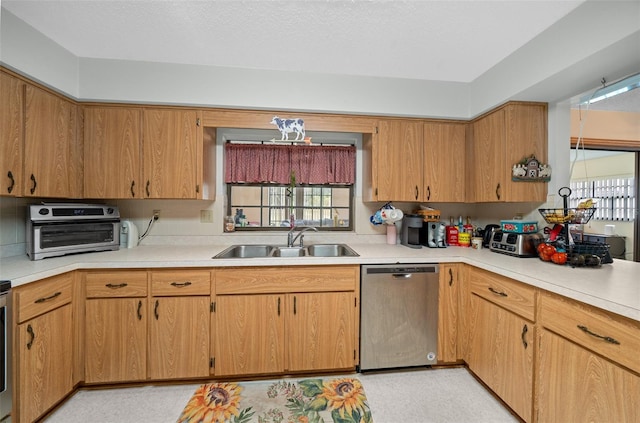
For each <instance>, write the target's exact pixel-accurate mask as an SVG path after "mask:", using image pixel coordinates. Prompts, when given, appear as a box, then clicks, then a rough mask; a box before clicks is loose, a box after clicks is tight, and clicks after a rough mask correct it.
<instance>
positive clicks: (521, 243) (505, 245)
mask: <svg viewBox="0 0 640 423" xmlns="http://www.w3.org/2000/svg"><path fill="white" fill-rule="evenodd" d="M543 239H544V237H543V236H542V234H540V233H533V234H531V233H529V234H519V233H513V232H503V231H501V230H494V232H493V236H492V237H491V241H490V242H489V249H490V250H491V251H494V252H496V253H502V254H507V255H510V256H514V257H538V253H537V251H536V247H537V246H538V244H539V243H540V242H541V241H542V240H543Z"/></svg>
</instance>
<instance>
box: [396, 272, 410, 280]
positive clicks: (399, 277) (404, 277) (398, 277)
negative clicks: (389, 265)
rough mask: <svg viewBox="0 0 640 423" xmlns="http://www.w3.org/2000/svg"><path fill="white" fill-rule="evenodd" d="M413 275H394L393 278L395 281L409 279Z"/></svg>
mask: <svg viewBox="0 0 640 423" xmlns="http://www.w3.org/2000/svg"><path fill="white" fill-rule="evenodd" d="M412 275H413V274H412V273H393V274H392V275H391V276H392V277H393V279H409V278H410V277H411V276H412Z"/></svg>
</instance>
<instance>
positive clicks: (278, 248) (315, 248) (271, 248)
mask: <svg viewBox="0 0 640 423" xmlns="http://www.w3.org/2000/svg"><path fill="white" fill-rule="evenodd" d="M358 256H359V254H358V253H356V252H355V251H353V250H352V249H351V248H350V247H349V246H347V245H346V244H312V245H308V246H306V247H287V246H285V245H250V244H247V245H232V246H231V247H229V248H227V249H225V250H224V251H222V252H220V253H218V254H216V255H215V256H213V258H214V259H230V258H256V257H257V258H266V257H358Z"/></svg>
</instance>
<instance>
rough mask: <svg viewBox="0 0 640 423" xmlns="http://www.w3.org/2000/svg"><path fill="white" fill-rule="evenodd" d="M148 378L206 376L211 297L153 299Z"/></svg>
mask: <svg viewBox="0 0 640 423" xmlns="http://www.w3.org/2000/svg"><path fill="white" fill-rule="evenodd" d="M152 300H153V314H152V316H151V318H150V320H151V322H150V325H149V332H150V333H149V378H150V379H153V380H158V379H182V378H192V377H207V376H209V320H210V311H209V304H210V297H208V296H207V297H159V298H153V299H152Z"/></svg>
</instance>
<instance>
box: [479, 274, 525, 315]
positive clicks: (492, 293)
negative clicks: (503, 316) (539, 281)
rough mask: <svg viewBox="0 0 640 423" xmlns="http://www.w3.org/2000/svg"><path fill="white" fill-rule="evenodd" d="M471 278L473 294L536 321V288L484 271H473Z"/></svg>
mask: <svg viewBox="0 0 640 423" xmlns="http://www.w3.org/2000/svg"><path fill="white" fill-rule="evenodd" d="M469 276H470V277H469V287H470V289H471V292H472V293H474V294H476V295H479V296H481V297H482V298H485V299H486V300H488V301H491V302H493V303H495V304H498V305H500V306H502V307H504V308H506V309H507V310H509V311H511V312H513V313H516V314H519V315H520V316H522V317H524V318H525V319H529V320H530V321H532V322H533V321H535V294H536V289H535V288H533V287H531V286H528V285H524V284H522V283H520V282H516V281H514V280H512V279H509V278H506V277H504V276H500V275H497V274H495V273H491V272H488V271H486V270H482V269H475V268H473V269H471V272H469Z"/></svg>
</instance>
